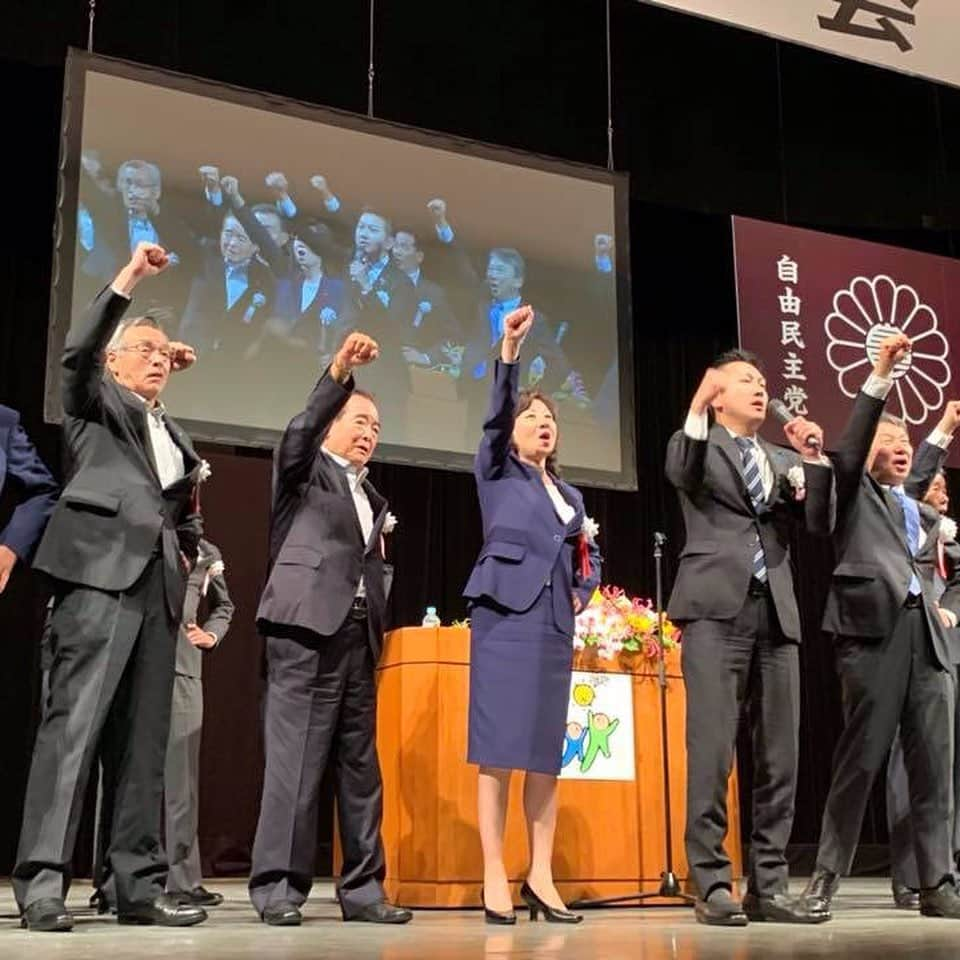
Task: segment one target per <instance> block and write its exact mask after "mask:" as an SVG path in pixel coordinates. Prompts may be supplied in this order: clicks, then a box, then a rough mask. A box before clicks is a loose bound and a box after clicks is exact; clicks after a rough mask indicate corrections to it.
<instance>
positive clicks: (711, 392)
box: [690, 367, 728, 414]
mask: <svg viewBox="0 0 960 960" xmlns="http://www.w3.org/2000/svg"><path fill="white" fill-rule="evenodd" d="M727 381H728V377H727V374H726V373H725V372H724V371H723V370H718V369H716V368H715V367H708V368H707V372H706V373H704V375H703V379H702V380H701V381H700V386H699V387H697V392H696V393H695V394H694V395H693V400H692V401H691V402H690V409H691V410H692V411H693V412H694V413H696V414H701V413H706V411H707V407H709V406H710V404H711V403H713V401H714V400H716V399H717V397H719V396H720V394H721V393H723V391H724V390H726V389H727Z"/></svg>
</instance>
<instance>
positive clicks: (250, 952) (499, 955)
mask: <svg viewBox="0 0 960 960" xmlns="http://www.w3.org/2000/svg"><path fill="white" fill-rule="evenodd" d="M802 884H803V881H802V880H799V879H798V880H795V881H794V882H793V884H792V886H793V889H794V890H795V891H796V890H800V889H801V888H802ZM208 887H209V888H210V889H211V890H217V891H219V892H220V893H222V894H223V895H224V897H225V898H226V899H225V901H224V903H223V905H222V906H220V907H217V908H216V909H214V910H211V911H210V913H211V916H210V919H209V920H208V921H207V922H206V923H204V924H202V925H201V926H198V927H192V928H190V929H187V930H166V929H162V928H157V927H126V926H124V927H121V926H118V925H117V923H116V922H115V921H114V920H110V919H107V918H104V917H96V916H94V915H93V914H92V913H91V912H90V911H83V912H81V908H82V907H83V906H84V905H85V902H86V901H85V898H86V896H87V894H88V889H89V888H88V887H87V885H86V884H84V883H83V882H82V881H81V882H78V883H77V884H76V885H75V887H74V890H75V894H74V896H73V897H72V898H71V901H70V906H71V908H74V909H76V910H77V912H78V922H77V925H76V927H75V928H74V930H73V932H72V933H68V934H47V933H28V932H26V931H22V930H20V928H19V921H18V920H17V918H16V908H15V906H14V902H13V896H12V893H11V890H10V884H9V883H8V882H3V883H2V884H0V957H3V958H11V960H13V958H17V960H19V958H21V957H23V958H27V957H29V958H30V960H46V958H58V960H64V958H84V960H86V958H90V960H93V958H97V960H99V958H108V960H127V958H136V960H151V958H155V957H157V958H159V957H163V958H176V960H194V958H205V960H226V958H230V960H233V958H247V957H249V958H256V960H273V958H278V960H279V958H284V960H286V958H289V960H300V958H303V960H307V958H309V960H322V958H326V957H336V958H344V957H347V958H350V960H363V958H374V957H377V958H384V960H433V958H444V960H454V958H456V960H471V958H489V960H493V958H495V960H506V958H508V957H509V958H538V960H565V958H575V960H594V958H603V960H613V958H619V957H629V958H631V960H701V958H715V957H716V958H720V957H723V958H735V960H753V958H761V957H762V958H770V957H803V958H808V957H809V958H812V957H827V956H830V957H844V958H846V960H854V958H862V960H868V958H869V960H875V958H878V957H883V958H884V960H888V958H892V957H901V956H913V957H923V958H924V960H939V958H943V960H947V958H949V960H955V958H956V956H957V952H958V946H960V921H951V920H932V919H927V918H925V917H921V916H920V915H919V914H911V913H905V912H904V911H902V910H897V909H896V908H895V907H894V906H893V902H892V900H891V898H890V886H889V882H888V881H886V880H880V879H870V880H849V881H846V882H845V883H844V886H843V888H842V890H841V893H840V895H839V896H838V897H837V899H836V900H835V901H834V919H833V921H831V922H830V923H825V924H822V925H821V926H818V927H798V926H786V925H782V924H753V925H751V926H750V927H747V928H740V929H729V930H727V929H718V928H716V927H704V926H701V925H699V924H698V923H697V922H696V921H695V920H694V918H693V911H692V910H690V909H689V908H688V909H684V908H662V907H645V908H642V909H638V908H618V909H611V910H589V911H586V919H585V920H584V922H583V923H582V924H580V925H579V926H578V927H572V928H569V927H567V928H564V927H558V926H552V925H548V924H545V923H543V922H542V921H541V922H540V923H530V922H529V921H528V919H527V918H526V917H525V916H523V915H521V917H520V918H519V919H518V922H517V925H516V926H515V927H513V928H512V929H504V928H497V927H490V926H486V925H485V924H484V923H483V921H482V919H481V915H480V913H479V912H478V911H473V910H449V911H448V910H419V911H417V913H416V915H415V917H414V919H413V922H412V923H410V924H409V925H407V926H405V927H378V926H375V925H372V924H363V923H357V924H353V923H349V924H347V923H343V922H341V920H340V915H339V911H338V909H337V907H336V904H335V903H334V902H333V899H332V896H333V886H332V884H330V883H329V882H323V881H321V882H319V883H318V884H317V885H316V886H315V887H314V891H313V896H312V897H311V899H310V901H309V903H308V904H307V908H306V911H305V918H306V920H305V923H304V924H303V926H301V927H296V928H292V929H290V928H287V929H282V928H271V927H267V926H265V925H264V924H262V923H261V922H260V921H259V920H258V919H257V917H256V915H255V914H254V912H253V910H252V908H251V907H250V904H249V901H248V900H247V897H246V885H245V883H244V881H242V880H227V881H222V882H216V881H212V882H210V883H209V884H208Z"/></svg>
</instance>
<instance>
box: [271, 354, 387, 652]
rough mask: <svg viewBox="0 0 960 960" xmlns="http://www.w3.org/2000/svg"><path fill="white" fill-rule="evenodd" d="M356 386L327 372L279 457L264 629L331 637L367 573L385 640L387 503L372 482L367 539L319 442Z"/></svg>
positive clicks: (373, 612) (371, 605) (371, 618)
mask: <svg viewBox="0 0 960 960" xmlns="http://www.w3.org/2000/svg"><path fill="white" fill-rule="evenodd" d="M353 388H354V382H353V378H352V377H351V378H350V380H348V381H347V383H346V384H340V383H338V382H337V381H336V380H334V379H333V378H332V377H331V376H330V374H329V371H326V372H324V374H323V376H322V377H321V378H320V380H319V382H318V383H317V385H316V387H314V390H313V392H312V393H311V394H310V397H309V399H308V400H307V406H306V409H305V410H304V411H303V412H302V413H300V414H298V415H297V416H296V417H294V418H293V420H291V421H290V424H289V426H288V427H287V429H286V430H285V431H284V433H283V437H282V438H281V440H280V446H279V447H278V448H277V451H276V456H275V460H274V483H273V510H272V515H271V519H270V562H271V569H270V575H269V578H268V580H267V585H266V587H265V588H264V591H263V596H262V597H261V598H260V606H259V608H258V610H257V626H258V627H259V629H260V630H261V632H262V633H264V634H269V635H274V636H284V635H296V634H297V633H298V632H304V631H305V632H307V633H310V634H315V635H318V636H321V637H323V636H331V635H332V634H334V633H336V631H337V630H338V629H339V628H340V626H341V625H342V624H343V622H344V620H345V619H346V617H347V614H348V612H349V610H350V606H351V604H352V603H353V598H354V596H355V594H356V592H357V588H358V586H359V584H360V578H361V577H363V581H364V586H365V588H366V594H367V611H368V614H367V624H368V628H369V638H370V645H371V648H372V649H373V652H374V656H375V657H376V658H379V656H380V650H381V647H382V644H383V639H382V638H383V624H384V613H385V609H386V587H385V581H384V577H385V569H384V561H383V554H382V552H381V545H380V544H381V540H380V533H381V530H382V529H383V522H384V520H385V519H386V515H387V501H386V500H385V499H384V498H383V497H382V496H380V494H379V493H377V491H376V489H374V487H373V484H371V483H370V482H369V481H365V482H364V490H365V491H366V493H367V496H368V498H369V499H370V506H371V508H372V510H373V518H374V522H373V531H372V533H371V534H370V537H369V539H368V540H367V541H366V542H364V539H363V534H362V532H361V528H360V521H359V519H358V518H357V510H356V507H355V506H354V502H353V497H352V495H351V493H350V489H349V487H348V485H347V478H346V474H345V472H344V470H343V469H342V468H341V467H340V466H339V465H338V464H337V463H336V462H335V461H334V460H333V459H331V458H330V457H328V456H327V455H326V454H325V453H324V452H323V451H322V450H321V448H320V444H321V441H322V438H323V436H324V434H325V433H326V429H327V427H328V426H329V424H330V423H331V422H332V421H333V419H334V417H336V415H337V414H338V413H339V412H340V410H341V409H342V407H343V405H344V404H345V403H346V402H347V400H348V399H349V397H350V393H351V392H352V390H353Z"/></svg>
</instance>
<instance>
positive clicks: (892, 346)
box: [873, 333, 911, 377]
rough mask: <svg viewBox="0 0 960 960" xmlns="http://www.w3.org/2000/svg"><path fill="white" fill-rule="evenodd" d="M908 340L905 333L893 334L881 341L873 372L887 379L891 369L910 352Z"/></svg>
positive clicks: (891, 371)
mask: <svg viewBox="0 0 960 960" xmlns="http://www.w3.org/2000/svg"><path fill="white" fill-rule="evenodd" d="M910 346H911V345H910V338H909V337H908V336H907V335H906V334H905V333H894V334H891V335H890V336H889V337H887V338H886V339H885V340H883V341H882V342H881V344H880V349H879V350H878V351H877V359H876V360H875V361H874V364H873V372H874V373H876V374H877V375H878V376H881V377H889V376H890V374H891V373H893V368H894V367H895V366H896V365H897V364H898V363H899V362H900V361H901V360H902V359H903V358H904V357H905V356H906V355H907V354H908V353H909V352H910Z"/></svg>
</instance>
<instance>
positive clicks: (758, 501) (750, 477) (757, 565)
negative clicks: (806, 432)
mask: <svg viewBox="0 0 960 960" xmlns="http://www.w3.org/2000/svg"><path fill="white" fill-rule="evenodd" d="M733 439H734V441H735V442H736V444H737V446H738V447H739V448H740V459H741V460H742V461H743V481H744V483H745V484H746V485H747V493H748V494H749V495H750V500H751V502H752V503H753V509H754V510H756V512H757V513H758V514H760V513H762V512H763V507H764V504H765V503H766V500H767V498H766V495H765V494H764V492H763V478H762V477H761V476H760V464H759V463H757V458H756V455H755V453H754V446H753V442H752V441H751V440H748V439H747V438H746V437H734V438H733ZM753 575H754V577H756V578H757V580H759V581H760V583H766V582H767V561H766V557H765V556H764V553H763V544H762V543H761V542H760V534H759V527H758V528H757V543H756V550H755V552H754V554H753Z"/></svg>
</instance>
